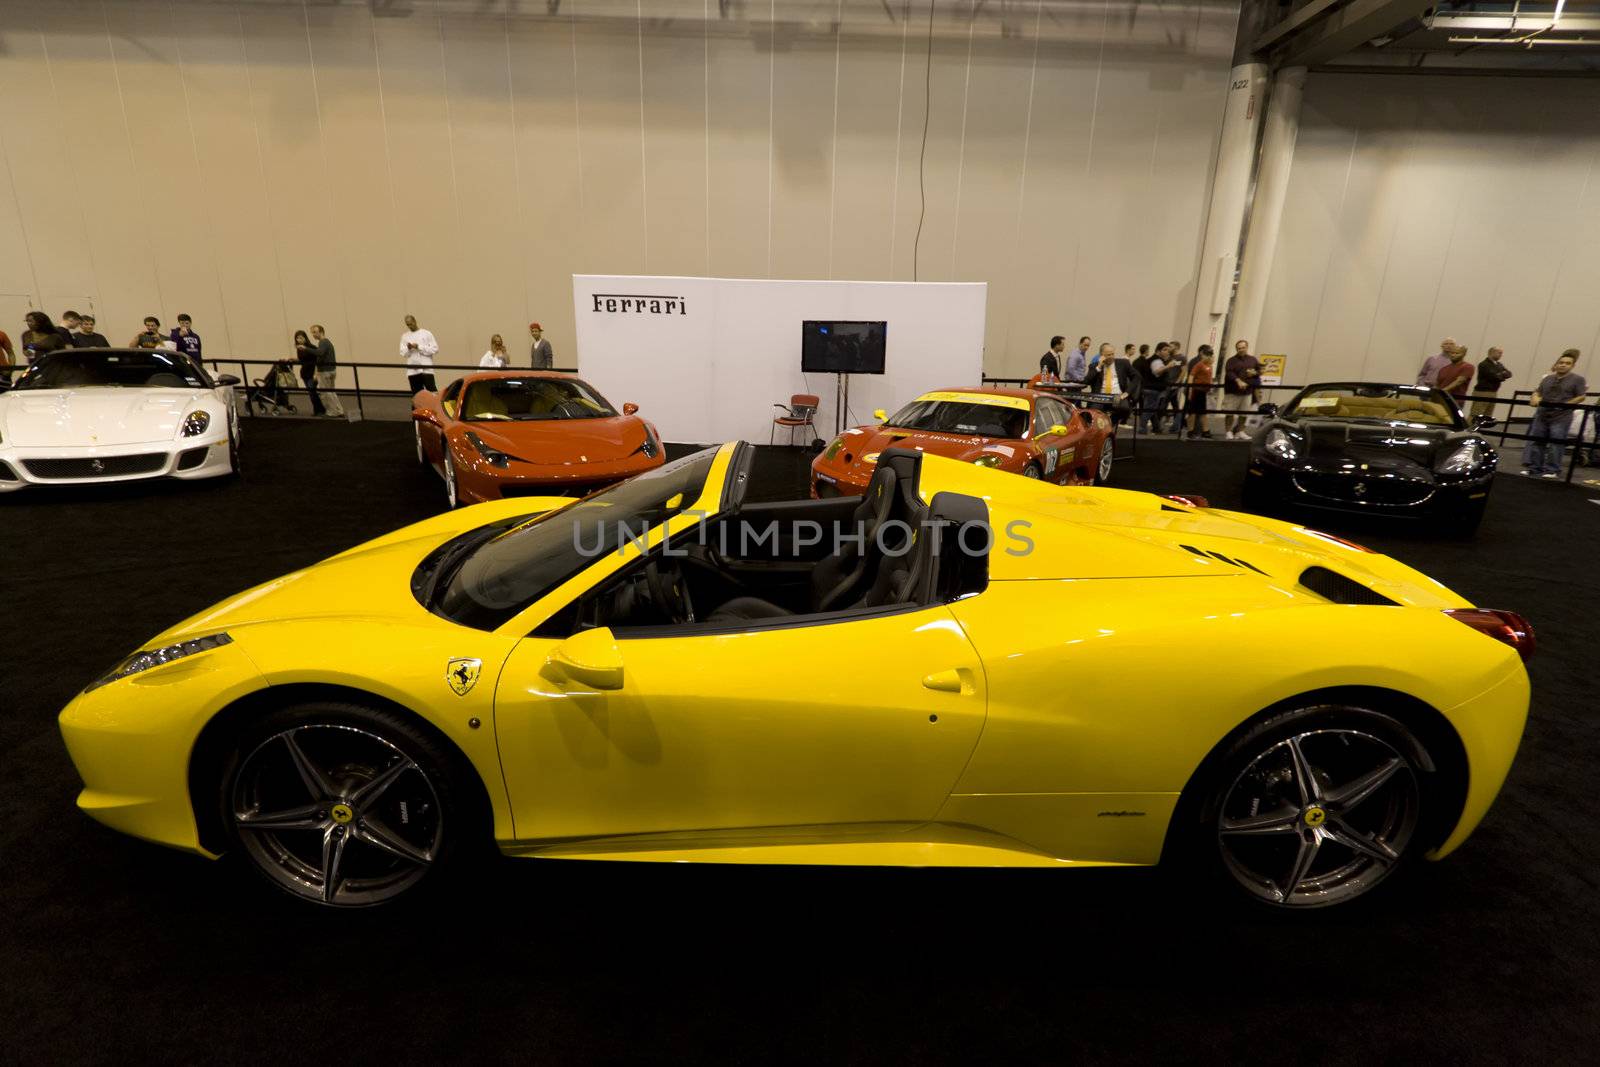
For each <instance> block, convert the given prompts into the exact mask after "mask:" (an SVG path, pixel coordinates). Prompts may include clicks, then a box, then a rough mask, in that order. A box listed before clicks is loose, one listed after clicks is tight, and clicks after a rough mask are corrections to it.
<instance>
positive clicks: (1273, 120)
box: [1224, 67, 1306, 351]
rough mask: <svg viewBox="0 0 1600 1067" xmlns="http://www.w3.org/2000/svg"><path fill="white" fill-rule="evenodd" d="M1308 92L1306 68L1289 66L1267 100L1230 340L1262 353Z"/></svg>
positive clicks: (1278, 75) (1274, 81)
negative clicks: (1246, 342) (1263, 327)
mask: <svg viewBox="0 0 1600 1067" xmlns="http://www.w3.org/2000/svg"><path fill="white" fill-rule="evenodd" d="M1305 87H1306V68H1304V67H1286V68H1285V69H1283V70H1280V71H1278V74H1277V76H1276V77H1275V78H1274V79H1273V82H1272V97H1271V99H1270V100H1268V101H1267V117H1266V128H1265V129H1264V130H1263V131H1262V134H1261V163H1260V165H1259V167H1258V168H1257V170H1256V191H1255V198H1254V199H1253V200H1252V201H1251V204H1250V226H1249V229H1248V230H1246V232H1245V241H1244V255H1243V258H1242V259H1241V261H1240V263H1239V291H1238V293H1236V294H1235V296H1234V300H1233V315H1232V317H1231V319H1230V321H1229V322H1228V324H1227V326H1228V328H1227V332H1226V334H1225V335H1224V336H1225V338H1226V339H1227V340H1228V341H1229V342H1230V343H1231V342H1232V341H1233V340H1234V339H1235V338H1240V337H1243V338H1245V339H1246V340H1249V341H1250V342H1251V347H1252V351H1257V350H1259V349H1258V346H1256V344H1255V342H1256V341H1258V340H1259V337H1258V335H1259V334H1260V332H1261V314H1262V311H1263V309H1264V308H1265V307H1266V301H1267V283H1268V281H1270V280H1271V278H1272V257H1273V255H1274V253H1276V252H1277V250H1278V228H1279V226H1280V225H1281V224H1282V222H1283V204H1284V199H1285V198H1286V197H1287V196H1288V194H1289V167H1290V165H1291V164H1292V163H1293V161H1294V142H1295V138H1296V137H1297V136H1298V135H1299V133H1300V98H1301V96H1302V95H1303V94H1304V92H1305Z"/></svg>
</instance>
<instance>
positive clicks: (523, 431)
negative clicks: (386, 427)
mask: <svg viewBox="0 0 1600 1067" xmlns="http://www.w3.org/2000/svg"><path fill="white" fill-rule="evenodd" d="M638 410H639V406H638V405H637V404H624V405H622V411H621V413H620V414H619V413H618V412H617V411H616V410H615V409H613V408H612V407H611V405H610V404H609V403H608V402H607V401H606V398H605V397H603V396H601V395H600V394H599V393H598V392H596V391H595V390H594V388H593V387H591V386H590V385H589V384H588V383H587V382H585V381H584V380H583V379H581V378H578V377H575V376H574V375H571V374H556V373H553V372H551V371H488V372H485V373H482V374H470V375H468V376H467V377H465V378H461V379H458V380H456V381H454V382H451V383H450V384H449V385H447V386H445V388H444V390H443V392H439V393H432V392H428V391H426V390H424V391H423V392H420V393H418V394H417V395H416V396H414V397H412V399H411V418H412V420H413V426H414V427H415V429H416V434H417V462H418V463H421V464H426V465H429V466H432V467H433V469H434V470H436V471H438V472H439V474H440V476H441V477H443V478H444V490H445V496H446V498H447V499H448V500H449V502H450V506H451V507H455V506H456V505H457V504H477V503H480V502H482V501H485V500H498V499H500V498H501V497H508V496H562V495H582V494H584V493H588V492H592V491H593V490H595V489H599V488H602V487H604V486H607V485H610V484H612V483H613V482H620V481H622V480H623V479H624V478H629V477H632V476H633V475H635V474H638V473H639V472H640V471H647V470H650V469H651V468H653V467H659V466H661V464H662V462H663V461H664V460H665V458H666V455H665V452H666V450H665V449H664V448H663V447H662V445H661V435H660V434H658V433H657V432H656V428H655V427H654V426H652V425H651V424H650V423H648V422H646V421H645V420H644V419H641V418H639V416H637V415H635V414H634V412H636V411H638Z"/></svg>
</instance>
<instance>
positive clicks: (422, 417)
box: [411, 408, 439, 426]
mask: <svg viewBox="0 0 1600 1067" xmlns="http://www.w3.org/2000/svg"><path fill="white" fill-rule="evenodd" d="M411 417H412V419H414V420H415V421H417V422H427V423H432V424H433V425H435V426H437V425H439V416H437V415H435V414H434V413H433V412H431V411H429V410H428V409H427V408H412V409H411Z"/></svg>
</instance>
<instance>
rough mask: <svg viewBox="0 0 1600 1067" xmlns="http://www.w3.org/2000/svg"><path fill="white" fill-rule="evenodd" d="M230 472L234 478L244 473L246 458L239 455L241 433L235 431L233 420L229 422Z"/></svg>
mask: <svg viewBox="0 0 1600 1067" xmlns="http://www.w3.org/2000/svg"><path fill="white" fill-rule="evenodd" d="M228 472H229V474H230V476H231V477H234V478H237V477H239V476H240V475H241V474H243V473H244V460H242V459H241V458H240V457H239V435H238V434H236V433H234V431H233V423H231V422H230V423H228Z"/></svg>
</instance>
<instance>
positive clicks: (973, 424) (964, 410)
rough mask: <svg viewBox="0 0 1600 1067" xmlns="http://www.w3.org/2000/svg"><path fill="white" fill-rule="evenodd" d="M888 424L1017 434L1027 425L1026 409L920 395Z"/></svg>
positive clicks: (982, 434) (937, 430)
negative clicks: (928, 397)
mask: <svg viewBox="0 0 1600 1067" xmlns="http://www.w3.org/2000/svg"><path fill="white" fill-rule="evenodd" d="M888 425H890V426H894V427H898V428H900V429H905V430H926V431H930V432H933V433H956V434H972V435H974V436H978V437H1009V438H1017V437H1021V436H1022V434H1023V431H1024V430H1026V429H1027V428H1028V411H1027V409H1026V408H1014V407H1007V406H1002V405H1000V404H995V403H985V402H978V401H961V400H926V399H924V400H914V401H912V402H911V403H909V404H907V405H906V406H905V407H903V408H901V409H900V410H899V411H898V412H896V413H895V415H894V417H893V418H891V419H890V420H889V422H888Z"/></svg>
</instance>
